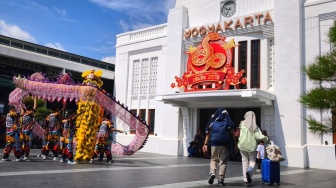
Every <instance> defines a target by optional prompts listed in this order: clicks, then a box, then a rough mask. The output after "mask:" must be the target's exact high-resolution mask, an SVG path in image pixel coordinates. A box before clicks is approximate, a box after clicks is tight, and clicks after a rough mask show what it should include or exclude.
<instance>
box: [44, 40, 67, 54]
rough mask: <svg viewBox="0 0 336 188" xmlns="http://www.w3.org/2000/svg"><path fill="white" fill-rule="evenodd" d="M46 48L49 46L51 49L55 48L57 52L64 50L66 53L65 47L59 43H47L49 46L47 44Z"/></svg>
mask: <svg viewBox="0 0 336 188" xmlns="http://www.w3.org/2000/svg"><path fill="white" fill-rule="evenodd" d="M45 46H47V47H49V48H54V49H56V50H62V51H65V52H66V50H65V49H64V48H63V46H62V45H61V44H60V43H58V42H56V43H47V44H45Z"/></svg>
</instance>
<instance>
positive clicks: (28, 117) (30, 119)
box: [20, 97, 37, 161]
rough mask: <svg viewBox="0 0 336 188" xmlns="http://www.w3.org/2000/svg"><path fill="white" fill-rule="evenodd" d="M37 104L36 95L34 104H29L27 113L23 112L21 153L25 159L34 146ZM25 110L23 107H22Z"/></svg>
mask: <svg viewBox="0 0 336 188" xmlns="http://www.w3.org/2000/svg"><path fill="white" fill-rule="evenodd" d="M36 107H37V104H36V97H34V106H31V105H29V106H27V108H26V110H25V113H24V114H23V116H22V117H21V118H22V120H21V121H22V126H21V135H20V138H21V142H22V151H21V155H22V156H24V158H23V160H25V161H26V160H28V157H29V154H30V149H31V147H32V143H33V129H34V124H35V123H36V122H35V119H34V116H35V115H34V114H35V110H36ZM21 110H23V109H21Z"/></svg>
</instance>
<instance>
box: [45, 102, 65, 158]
mask: <svg viewBox="0 0 336 188" xmlns="http://www.w3.org/2000/svg"><path fill="white" fill-rule="evenodd" d="M64 108H65V105H64V103H63V108H62V110H64ZM51 110H52V113H51V114H49V115H48V117H46V119H45V122H46V126H45V127H46V133H48V135H47V141H46V143H45V149H44V151H42V159H44V160H45V159H47V157H48V155H49V152H50V150H51V151H52V153H53V155H54V159H53V160H54V161H56V160H57V157H58V155H59V141H60V128H61V119H62V113H61V111H59V109H58V106H57V105H56V104H54V105H52V106H51Z"/></svg>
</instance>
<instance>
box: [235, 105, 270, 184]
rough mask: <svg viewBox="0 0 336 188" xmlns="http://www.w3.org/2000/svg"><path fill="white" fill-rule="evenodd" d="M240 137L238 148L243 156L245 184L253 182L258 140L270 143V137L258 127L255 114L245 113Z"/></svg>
mask: <svg viewBox="0 0 336 188" xmlns="http://www.w3.org/2000/svg"><path fill="white" fill-rule="evenodd" d="M239 127H240V136H239V139H238V140H239V141H238V148H239V150H240V154H241V156H242V170H243V177H244V182H245V183H251V182H252V170H253V169H254V166H255V164H256V149H257V145H258V140H263V141H264V143H267V142H268V139H269V138H268V137H267V136H264V135H263V134H262V132H261V130H260V129H259V127H258V126H257V123H256V117H255V114H254V112H252V111H248V112H246V113H245V116H244V120H243V121H241V122H240V125H239Z"/></svg>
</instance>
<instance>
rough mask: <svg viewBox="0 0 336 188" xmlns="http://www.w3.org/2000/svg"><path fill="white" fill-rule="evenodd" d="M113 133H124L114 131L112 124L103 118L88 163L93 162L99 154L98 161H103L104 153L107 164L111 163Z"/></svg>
mask: <svg viewBox="0 0 336 188" xmlns="http://www.w3.org/2000/svg"><path fill="white" fill-rule="evenodd" d="M114 131H117V132H119V133H123V132H124V131H122V130H117V129H114V125H113V122H112V121H110V120H109V119H107V118H103V120H102V122H101V125H100V128H99V131H98V137H97V141H96V146H95V150H94V152H93V155H92V159H91V161H90V163H92V162H93V160H94V158H95V157H97V156H98V154H100V159H99V160H103V156H104V153H105V155H106V158H107V162H108V163H113V160H112V152H111V145H112V141H113V132H114Z"/></svg>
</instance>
